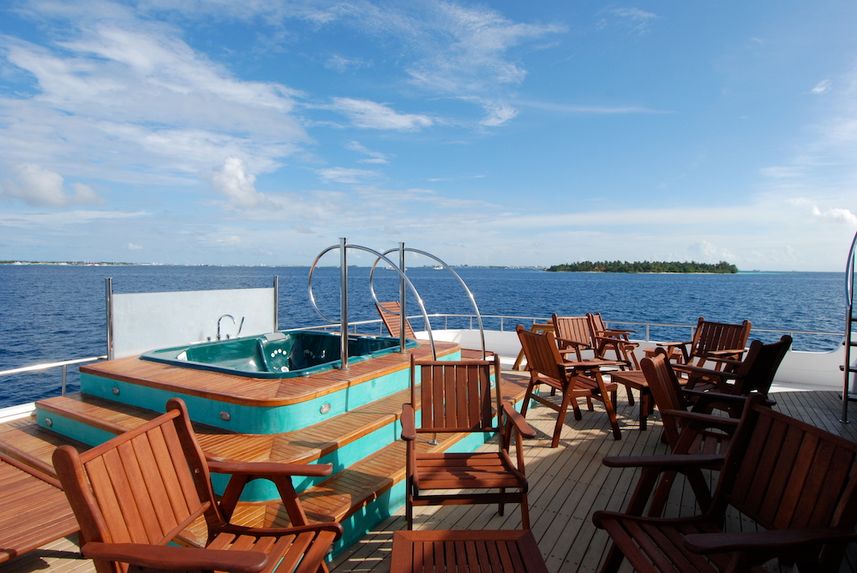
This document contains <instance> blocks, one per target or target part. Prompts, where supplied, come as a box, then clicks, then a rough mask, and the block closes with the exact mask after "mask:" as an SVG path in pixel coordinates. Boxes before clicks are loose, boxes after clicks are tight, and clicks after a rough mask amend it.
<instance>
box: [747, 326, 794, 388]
mask: <svg viewBox="0 0 857 573" xmlns="http://www.w3.org/2000/svg"><path fill="white" fill-rule="evenodd" d="M791 345H792V337H791V336H789V335H785V336H783V337H782V338H780V340H779V342H773V343H771V344H763V343H762V341H760V340H754V341H753V342H751V343H750V348H749V349H748V350H747V355H746V357H745V358H744V362H743V363H742V364H741V366H740V367H738V369H737V370H736V373H737V374H738V376H739V378H738V379H737V381H736V385H737V386H738V388H737V389H738V391H739V392H740V393H742V394H749V393H750V392H758V393H759V394H762V395H763V396H767V395H768V391H769V390H770V389H771V384H772V383H773V382H774V376H776V374H777V369H778V368H779V367H780V364H781V363H782V361H783V358H785V357H786V354H787V353H788V351H789V348H791Z"/></svg>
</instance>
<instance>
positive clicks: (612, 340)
mask: <svg viewBox="0 0 857 573" xmlns="http://www.w3.org/2000/svg"><path fill="white" fill-rule="evenodd" d="M595 340H597V341H598V342H600V343H602V344H616V345H619V346H625V347H626V348H637V347H638V346H640V345H639V344H638V343H636V342H631V341H629V340H625V339H624V338H616V337H615V336H596V337H595Z"/></svg>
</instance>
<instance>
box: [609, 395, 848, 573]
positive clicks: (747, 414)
mask: <svg viewBox="0 0 857 573" xmlns="http://www.w3.org/2000/svg"><path fill="white" fill-rule="evenodd" d="M748 400H749V401H750V405H749V406H747V407H745V409H744V414H743V416H742V419H741V423H740V425H739V428H738V430H737V431H736V433H735V436H734V438H733V440H732V445H731V446H730V448H729V451H728V453H727V454H726V457H725V460H723V461H722V469H721V471H720V474H719V477H718V480H717V488H716V491H715V494H714V499H713V500H712V503H711V505H710V507H709V509H708V511H705V512H702V513H701V514H699V515H695V516H689V517H682V518H652V517H640V516H635V515H628V514H627V513H621V512H610V511H598V512H595V514H594V515H593V522H594V523H595V525H596V526H597V527H599V528H601V529H605V530H606V531H607V533H608V534H609V535H610V537H611V538H612V540H613V546H612V547H611V548H610V549H609V551H608V553H607V556H606V558H605V561H604V563H603V565H602V567H601V571H602V573H607V572H613V571H617V570H618V569H619V567H620V565H621V563H622V560H623V558H627V559H628V561H629V562H630V565H631V566H632V567H633V568H634V569H635V570H637V571H671V572H672V571H679V572H683V571H693V572H697V571H711V572H714V571H724V572H732V571H751V570H756V569H754V567H755V566H758V565H760V564H762V563H764V562H766V561H768V560H770V559H772V558H778V559H779V561H780V564H783V563H785V564H788V565H797V567H798V569H799V570H800V571H838V570H839V566H840V563H841V561H842V557H843V554H844V551H845V545H846V544H847V543H849V542H854V541H857V533H855V531H854V528H855V525H857V464H855V462H857V443H855V442H852V441H849V440H846V439H844V438H841V437H839V436H836V435H834V434H831V433H829V432H826V431H824V430H821V429H819V428H816V427H814V426H810V425H809V424H806V423H804V422H801V421H798V420H795V419H794V418H790V417H788V416H785V415H783V414H781V413H779V412H775V411H773V410H772V409H771V408H768V407H766V406H764V405H762V404H759V403H758V401H760V400H762V398H761V397H760V396H754V397H751V398H748ZM717 458H720V456H704V455H703V456H694V455H687V456H653V457H635V458H630V457H629V458H626V459H625V463H624V464H619V463H615V462H616V460H617V459H619V458H611V460H612V461H613V462H614V463H612V464H611V466H613V467H640V468H642V473H641V475H640V481H641V482H643V481H647V480H653V479H654V476H655V475H656V474H657V473H659V472H662V471H679V472H684V471H687V470H688V469H690V468H700V467H708V466H711V464H712V462H714V461H716V460H717ZM721 459H722V458H721ZM635 493H636V492H635ZM631 503H632V504H633V503H634V500H633V498H632V500H631ZM730 507H731V508H733V509H734V510H737V511H738V512H740V514H741V515H742V516H744V517H743V518H742V520H743V519H744V518H746V519H748V520H750V521H755V522H756V524H757V525H758V526H760V529H759V530H758V531H753V530H750V531H748V529H750V528H749V527H748V526H747V525H744V526H742V527H741V529H742V532H740V533H738V532H734V533H728V532H724V522H725V516H726V511H727V508H730Z"/></svg>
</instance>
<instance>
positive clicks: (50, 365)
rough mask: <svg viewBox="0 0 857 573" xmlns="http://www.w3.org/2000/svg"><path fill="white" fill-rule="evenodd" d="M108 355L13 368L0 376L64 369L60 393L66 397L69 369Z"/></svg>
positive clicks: (1, 372) (2, 372)
mask: <svg viewBox="0 0 857 573" xmlns="http://www.w3.org/2000/svg"><path fill="white" fill-rule="evenodd" d="M105 358H107V355H102V356H89V357H87V358H72V359H70V360H60V361H57V362H45V363H43V364H31V365H30V366H22V367H20V368H12V369H11V370H0V376H14V375H15V374H25V373H28V372H41V371H43V370H51V369H53V368H62V379H61V383H60V392H61V395H62V396H65V389H66V381H67V380H68V367H69V366H74V365H77V364H85V363H87V362H95V361H96V360H104V359H105Z"/></svg>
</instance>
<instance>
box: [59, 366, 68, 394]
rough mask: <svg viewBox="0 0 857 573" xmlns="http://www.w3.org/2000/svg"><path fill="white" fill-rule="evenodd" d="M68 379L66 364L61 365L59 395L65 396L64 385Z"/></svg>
mask: <svg viewBox="0 0 857 573" xmlns="http://www.w3.org/2000/svg"><path fill="white" fill-rule="evenodd" d="M67 380H68V365H67V364H63V365H62V382H60V396H65V386H66V381H67Z"/></svg>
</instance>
